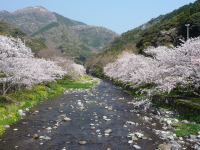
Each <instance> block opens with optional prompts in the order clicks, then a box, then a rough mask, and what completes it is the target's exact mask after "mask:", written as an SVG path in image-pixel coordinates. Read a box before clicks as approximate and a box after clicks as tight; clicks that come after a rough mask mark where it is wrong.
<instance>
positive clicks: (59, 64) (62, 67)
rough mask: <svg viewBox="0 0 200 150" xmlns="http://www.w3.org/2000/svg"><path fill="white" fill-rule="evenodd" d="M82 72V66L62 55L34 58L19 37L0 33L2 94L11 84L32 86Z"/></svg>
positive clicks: (83, 71)
mask: <svg viewBox="0 0 200 150" xmlns="http://www.w3.org/2000/svg"><path fill="white" fill-rule="evenodd" d="M84 73H85V69H84V67H83V66H81V65H77V64H75V63H74V62H73V61H71V60H66V59H64V58H63V57H58V58H56V57H55V58H54V60H45V59H39V58H35V57H34V54H33V53H32V52H31V49H30V48H28V47H26V46H25V44H24V43H23V42H22V41H21V39H19V38H17V39H15V38H12V37H7V36H3V35H0V74H1V76H2V77H1V78H0V83H2V84H3V95H5V94H6V92H7V90H8V89H9V88H10V87H12V86H16V85H26V86H32V85H34V84H38V83H42V82H45V81H51V80H56V79H61V78H63V77H64V76H67V75H68V76H69V75H70V76H77V75H78V74H81V75H82V74H84Z"/></svg>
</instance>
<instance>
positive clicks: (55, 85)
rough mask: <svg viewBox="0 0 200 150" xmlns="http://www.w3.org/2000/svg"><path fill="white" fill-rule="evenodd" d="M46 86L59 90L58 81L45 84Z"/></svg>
mask: <svg viewBox="0 0 200 150" xmlns="http://www.w3.org/2000/svg"><path fill="white" fill-rule="evenodd" d="M45 86H47V87H49V88H51V89H56V88H57V82H56V81H49V82H47V83H46V84H45Z"/></svg>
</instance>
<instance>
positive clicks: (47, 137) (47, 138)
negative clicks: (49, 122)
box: [39, 136, 51, 140]
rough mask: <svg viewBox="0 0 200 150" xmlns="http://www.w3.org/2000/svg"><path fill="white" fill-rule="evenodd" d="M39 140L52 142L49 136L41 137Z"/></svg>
mask: <svg viewBox="0 0 200 150" xmlns="http://www.w3.org/2000/svg"><path fill="white" fill-rule="evenodd" d="M39 138H40V139H43V140H51V138H50V137H49V136H40V137H39Z"/></svg>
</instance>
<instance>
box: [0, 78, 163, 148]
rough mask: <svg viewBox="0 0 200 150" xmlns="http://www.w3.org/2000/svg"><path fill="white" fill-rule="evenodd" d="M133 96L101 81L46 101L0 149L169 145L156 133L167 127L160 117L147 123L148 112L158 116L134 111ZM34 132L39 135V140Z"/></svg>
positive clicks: (7, 134) (0, 142) (0, 143)
mask: <svg viewBox="0 0 200 150" xmlns="http://www.w3.org/2000/svg"><path fill="white" fill-rule="evenodd" d="M133 99H134V97H133V96H131V95H130V94H128V93H127V92H125V91H123V90H122V89H120V88H119V87H117V86H115V85H113V84H112V83H111V82H109V81H103V80H101V82H100V83H99V84H98V85H96V86H95V87H94V88H93V89H90V90H87V91H85V92H80V93H70V94H64V95H61V96H59V97H56V98H52V99H49V100H46V101H45V102H41V104H39V105H38V106H36V107H34V108H30V110H29V111H28V112H26V115H25V116H24V117H23V118H22V119H21V120H20V121H19V122H17V123H16V124H14V125H12V126H11V127H10V128H8V129H6V132H5V134H4V135H3V137H2V139H1V140H0V149H1V150H13V149H17V150H111V149H112V150H117V149H119V150H129V149H137V148H138V149H142V150H155V149H156V148H157V147H158V145H159V144H162V143H167V140H166V139H163V140H162V139H161V138H159V136H158V135H156V134H155V132H153V129H156V130H160V129H162V125H161V124H160V123H159V120H157V119H154V118H153V119H152V120H151V121H144V120H143V119H142V118H143V117H144V116H148V117H152V115H153V114H152V113H150V112H142V111H141V112H134V111H133V110H134V107H133V105H130V104H128V103H127V102H130V101H132V100H133ZM69 118H70V119H71V120H69V121H67V119H69ZM127 121H129V122H127ZM136 132H137V133H141V134H142V138H138V140H133V141H130V140H131V139H132V137H131V136H128V135H130V133H136ZM34 134H37V135H38V136H39V137H38V138H37V136H36V137H35V139H34V138H33V135H34ZM132 142H133V143H132ZM133 146H136V147H135V148H134V147H133ZM137 146H138V147H137Z"/></svg>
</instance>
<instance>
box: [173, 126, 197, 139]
mask: <svg viewBox="0 0 200 150" xmlns="http://www.w3.org/2000/svg"><path fill="white" fill-rule="evenodd" d="M172 126H173V127H175V128H176V129H179V130H176V131H174V133H175V134H176V136H178V137H183V136H186V135H198V131H199V130H200V126H199V125H198V124H191V123H176V124H172Z"/></svg>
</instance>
